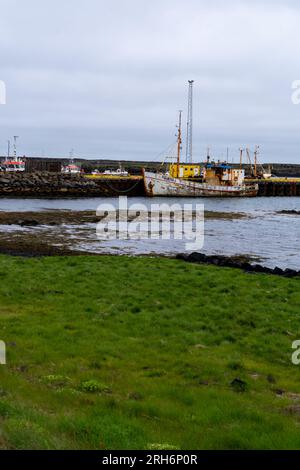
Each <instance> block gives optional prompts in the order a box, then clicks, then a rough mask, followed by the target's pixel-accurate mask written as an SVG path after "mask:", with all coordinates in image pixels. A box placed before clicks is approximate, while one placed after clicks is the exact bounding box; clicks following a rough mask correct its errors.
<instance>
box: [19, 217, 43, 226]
mask: <svg viewBox="0 0 300 470" xmlns="http://www.w3.org/2000/svg"><path fill="white" fill-rule="evenodd" d="M20 225H21V227H36V226H37V225H39V223H38V221H37V220H29V219H28V220H26V219H25V220H22V221H21V222H20Z"/></svg>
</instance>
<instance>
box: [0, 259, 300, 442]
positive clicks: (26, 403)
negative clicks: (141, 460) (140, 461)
mask: <svg viewBox="0 0 300 470" xmlns="http://www.w3.org/2000/svg"><path fill="white" fill-rule="evenodd" d="M299 290H300V289H299V280H298V279H285V278H280V277H276V276H267V275H257V274H246V273H243V272H241V271H239V270H233V269H225V268H216V267H213V266H204V265H192V264H187V263H185V262H183V261H179V260H171V259H158V258H129V257H109V256H106V257H93V256H78V257H51V258H50V257H49V258H36V259H24V258H13V257H8V256H0V339H1V340H4V341H5V342H6V345H7V365H6V366H4V365H3V366H0V377H1V382H0V431H1V433H0V447H1V448H4V449H7V448H8V449H283V448H284V449H288V448H289V449H290V448H297V449H300V427H299V425H300V366H298V367H297V366H295V365H293V364H292V363H291V355H292V352H293V351H292V349H291V345H292V342H293V341H294V340H296V339H300V292H299ZM237 378H239V379H240V380H241V381H242V382H241V383H240V385H241V386H240V387H239V386H237V387H234V386H233V385H232V382H233V381H234V379H237ZM237 385H239V383H238V384H237Z"/></svg>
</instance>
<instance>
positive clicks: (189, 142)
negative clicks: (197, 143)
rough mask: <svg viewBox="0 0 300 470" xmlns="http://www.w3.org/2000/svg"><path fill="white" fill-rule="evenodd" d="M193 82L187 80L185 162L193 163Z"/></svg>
mask: <svg viewBox="0 0 300 470" xmlns="http://www.w3.org/2000/svg"><path fill="white" fill-rule="evenodd" d="M193 84H194V80H189V96H188V119H187V133H186V162H187V163H193Z"/></svg>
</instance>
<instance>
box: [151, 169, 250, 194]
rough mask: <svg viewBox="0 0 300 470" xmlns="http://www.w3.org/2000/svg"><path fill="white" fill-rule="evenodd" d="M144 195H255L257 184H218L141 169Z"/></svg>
mask: <svg viewBox="0 0 300 470" xmlns="http://www.w3.org/2000/svg"><path fill="white" fill-rule="evenodd" d="M143 176H144V186H145V191H146V195H147V196H150V197H155V196H178V197H255V196H257V193H258V185H257V184H251V185H245V184H243V185H241V186H221V185H220V186H218V185H211V184H207V183H199V182H194V181H189V180H184V179H180V178H172V177H170V176H168V175H164V174H160V173H152V172H148V171H145V170H144V171H143Z"/></svg>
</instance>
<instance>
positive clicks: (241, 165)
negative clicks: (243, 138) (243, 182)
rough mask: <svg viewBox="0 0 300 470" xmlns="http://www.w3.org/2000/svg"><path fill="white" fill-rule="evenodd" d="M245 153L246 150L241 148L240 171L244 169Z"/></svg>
mask: <svg viewBox="0 0 300 470" xmlns="http://www.w3.org/2000/svg"><path fill="white" fill-rule="evenodd" d="M243 152H244V149H242V148H240V170H241V169H242V167H243Z"/></svg>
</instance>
